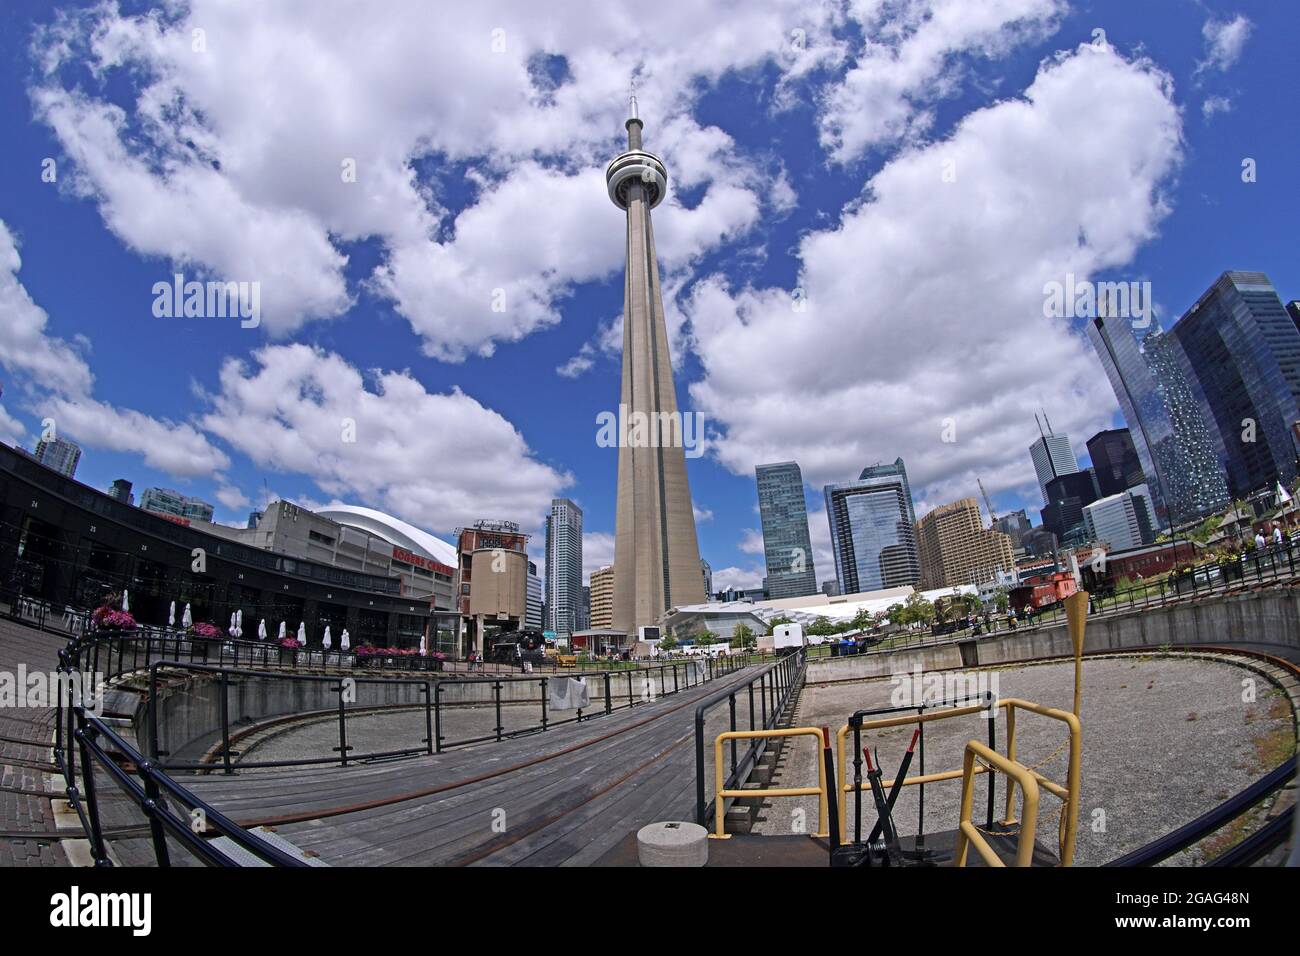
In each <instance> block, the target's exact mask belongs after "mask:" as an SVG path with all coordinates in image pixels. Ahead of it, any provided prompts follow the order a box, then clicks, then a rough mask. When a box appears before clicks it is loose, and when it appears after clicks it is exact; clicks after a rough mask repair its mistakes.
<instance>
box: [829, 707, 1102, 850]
mask: <svg viewBox="0 0 1300 956" xmlns="http://www.w3.org/2000/svg"><path fill="white" fill-rule="evenodd" d="M993 706H994V707H995V708H997V707H1001V708H1005V709H1006V719H1007V752H1006V759H1007V760H1009V761H1012V762H1015V761H1016V711H1017V710H1025V711H1029V712H1030V713H1034V714H1039V715H1041V716H1044V717H1048V718H1050V719H1053V720H1059V721H1061V722H1062V723H1064V724H1065V725H1066V726H1067V727H1068V728H1069V741H1068V745H1069V763H1068V769H1067V776H1066V782H1065V785H1064V786H1062V785H1061V784H1059V783H1056V782H1055V781H1052V780H1049V779H1048V778H1047V777H1045V776H1043V775H1042V774H1041V773H1039V772H1038V771H1037V770H1035V769H1034V768H1033V767H1024V768H1023V769H1024V770H1025V771H1026V772H1027V773H1028V774H1029V775H1030V778H1031V779H1032V780H1033V781H1034V784H1035V800H1037V791H1038V788H1039V787H1041V788H1042V789H1043V790H1046V791H1047V792H1048V793H1051V794H1052V795H1053V796H1055V797H1058V798H1059V799H1060V800H1061V801H1062V803H1063V804H1064V806H1065V813H1064V814H1063V816H1062V820H1061V827H1060V832H1059V834H1058V838H1059V849H1060V858H1061V865H1062V866H1070V865H1071V864H1072V863H1073V861H1074V849H1075V843H1076V838H1077V832H1076V831H1077V830H1078V825H1079V776H1080V756H1081V753H1080V747H1081V732H1080V725H1079V718H1078V717H1076V716H1075V715H1074V714H1072V713H1070V712H1069V711H1064V710H1057V709H1056V708H1054V707H1043V706H1042V705H1041V704H1035V703H1034V702H1032V701H1028V700H1021V699H1019V698H1015V697H1008V698H1006V699H1004V700H999V701H996V702H995V703H994V705H993ZM988 710H989V705H987V704H970V705H967V706H964V707H953V708H951V709H948V710H934V711H930V712H929V713H923V714H903V715H900V716H897V717H881V718H878V719H876V720H864V721H863V722H862V729H863V730H864V731H866V730H882V729H884V728H887V727H900V726H903V725H907V724H924V723H928V722H930V721H933V720H948V719H950V718H952V717H963V716H968V715H970V714H978V713H983V712H987V711H988ZM990 719H993V718H990ZM851 730H852V727H851V726H850V725H848V724H845V725H844V726H843V727H841V728H840V729H839V730H838V731H837V732H836V735H835V736H836V750H837V754H836V755H837V757H838V758H839V770H838V774H839V789H840V793H841V797H840V800H839V817H840V820H839V823H840V834H841V836H840V841H841V843H848V842H849V836H848V829H847V822H848V818H847V814H848V802H849V797H850V795H852V794H853V793H854V792H855V790H858V789H860V790H863V791H866V792H870V790H871V782H870V781H869V780H864V781H862V783H861V784H859V785H855V784H854V783H853V782H852V781H850V780H849V779H848V760H847V754H846V753H845V740H846V738H847V737H848V734H849V732H850V731H851ZM981 746H983V745H981ZM984 749H988V748H987V747H985V748H984ZM1016 766H1017V767H1020V766H1022V765H1021V764H1019V763H1016ZM987 772H988V771H987V768H986V767H985V766H984V765H982V764H981V765H978V766H976V767H975V768H974V769H973V770H971V771H969V773H971V774H981V773H987ZM967 773H968V771H967V770H966V768H965V767H963V768H962V769H961V770H944V771H940V772H937V773H927V774H917V775H915V776H911V777H906V778H904V780H903V786H905V787H912V786H917V785H919V784H923V783H939V782H942V781H945V780H962V781H963V787H964V786H965V780H966V777H967ZM1018 779H1019V778H1017V777H1014V776H1012V775H1010V774H1008V776H1007V780H1008V785H1007V802H1006V811H1005V815H1004V817H1005V818H1004V820H1003V821H1002V822H1003V823H1004V824H1007V825H1010V824H1013V823H1015V822H1016V820H1015V817H1014V816H1013V811H1014V809H1015V802H1014V801H1015V784H1016V782H1017V781H1018ZM894 783H895V781H893V780H884V781H882V782H881V788H882V789H883V790H884V791H885V793H886V795H887V794H888V791H889V789H890V788H891V787H893V786H894ZM1031 842H1032V836H1031Z"/></svg>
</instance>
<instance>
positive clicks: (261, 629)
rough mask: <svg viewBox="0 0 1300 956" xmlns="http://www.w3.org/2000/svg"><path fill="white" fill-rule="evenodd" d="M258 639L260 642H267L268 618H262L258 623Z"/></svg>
mask: <svg viewBox="0 0 1300 956" xmlns="http://www.w3.org/2000/svg"><path fill="white" fill-rule="evenodd" d="M257 639H258V640H259V641H264V640H266V618H262V620H260V621H258V623H257Z"/></svg>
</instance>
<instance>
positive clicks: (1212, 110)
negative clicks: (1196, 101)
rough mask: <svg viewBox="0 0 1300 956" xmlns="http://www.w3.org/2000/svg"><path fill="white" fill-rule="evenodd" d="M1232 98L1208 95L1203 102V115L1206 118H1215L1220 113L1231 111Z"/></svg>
mask: <svg viewBox="0 0 1300 956" xmlns="http://www.w3.org/2000/svg"><path fill="white" fill-rule="evenodd" d="M1231 112H1232V100H1230V99H1228V97H1226V96H1207V97H1206V98H1205V102H1204V103H1202V104H1201V115H1202V116H1204V117H1205V119H1206V120H1211V119H1213V118H1214V117H1215V116H1216V115H1218V114H1219V113H1231Z"/></svg>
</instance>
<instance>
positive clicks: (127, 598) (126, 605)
mask: <svg viewBox="0 0 1300 956" xmlns="http://www.w3.org/2000/svg"><path fill="white" fill-rule="evenodd" d="M122 610H123V611H124V612H125V611H130V610H131V595H130V594H128V593H127V591H126V588H123V589H122Z"/></svg>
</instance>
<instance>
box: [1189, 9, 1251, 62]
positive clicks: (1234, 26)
mask: <svg viewBox="0 0 1300 956" xmlns="http://www.w3.org/2000/svg"><path fill="white" fill-rule="evenodd" d="M1253 28H1254V25H1253V24H1252V23H1251V22H1250V20H1248V19H1247V18H1246V17H1245V16H1244V15H1243V14H1240V13H1239V14H1237V15H1236V16H1235V17H1232V18H1231V19H1226V20H1216V19H1213V18H1211V19H1210V20H1207V21H1206V22H1205V26H1204V27H1202V28H1201V35H1202V36H1203V37H1204V38H1205V59H1204V60H1202V61H1201V62H1200V63H1198V64H1197V67H1196V69H1197V72H1198V73H1200V72H1204V71H1205V70H1219V71H1220V72H1224V71H1226V70H1229V69H1231V68H1232V66H1233V64H1234V63H1236V62H1237V60H1238V59H1240V58H1241V51H1242V50H1244V49H1245V47H1246V41H1247V40H1249V39H1250V33H1251V30H1252V29H1253Z"/></svg>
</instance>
